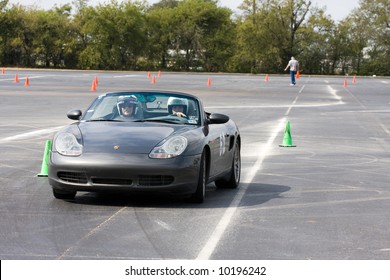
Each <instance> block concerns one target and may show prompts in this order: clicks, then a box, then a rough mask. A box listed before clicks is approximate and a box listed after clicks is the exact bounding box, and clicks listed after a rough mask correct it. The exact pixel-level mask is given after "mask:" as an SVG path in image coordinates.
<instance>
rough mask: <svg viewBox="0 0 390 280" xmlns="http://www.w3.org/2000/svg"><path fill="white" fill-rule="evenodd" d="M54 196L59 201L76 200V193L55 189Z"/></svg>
mask: <svg viewBox="0 0 390 280" xmlns="http://www.w3.org/2000/svg"><path fill="white" fill-rule="evenodd" d="M53 195H54V197H55V198H57V199H74V197H75V196H76V192H67V191H59V190H56V189H53Z"/></svg>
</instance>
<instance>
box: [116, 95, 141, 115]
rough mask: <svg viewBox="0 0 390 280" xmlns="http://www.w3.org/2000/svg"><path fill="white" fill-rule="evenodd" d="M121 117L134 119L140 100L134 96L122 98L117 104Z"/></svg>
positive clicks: (119, 98)
mask: <svg viewBox="0 0 390 280" xmlns="http://www.w3.org/2000/svg"><path fill="white" fill-rule="evenodd" d="M116 106H117V109H118V113H119V116H121V117H123V118H126V119H133V118H134V115H135V112H136V110H137V106H138V99H137V97H136V96H134V95H130V96H129V95H127V96H120V97H118V102H117V104H116Z"/></svg>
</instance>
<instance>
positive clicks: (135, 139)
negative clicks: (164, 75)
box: [48, 91, 241, 203]
mask: <svg viewBox="0 0 390 280" xmlns="http://www.w3.org/2000/svg"><path fill="white" fill-rule="evenodd" d="M67 116H68V118H70V119H72V120H76V121H77V122H75V123H73V124H70V125H68V126H66V127H65V128H63V129H62V130H61V131H59V132H58V133H57V134H56V135H55V136H54V138H53V141H52V143H53V144H52V148H51V151H50V160H49V173H48V177H49V183H50V185H51V186H52V188H53V194H54V197H56V198H58V199H73V198H74V197H75V195H76V193H77V192H78V191H87V192H104V191H110V192H113V191H153V192H169V193H176V194H182V195H190V196H191V198H192V201H194V202H197V203H202V202H203V201H204V199H205V193H206V185H207V184H208V183H211V182H215V185H216V186H217V187H220V188H236V187H237V186H238V185H239V181H240V174H241V155H240V148H241V146H240V145H241V139H240V133H239V130H238V128H237V126H236V124H235V123H234V122H233V120H231V119H230V118H229V117H228V116H226V115H223V114H218V113H208V112H205V110H204V108H203V105H202V102H201V100H200V99H199V98H197V97H195V96H193V95H190V94H186V93H179V92H162V91H128V92H112V93H106V94H103V95H101V96H99V97H97V98H96V99H95V100H94V101H93V102H92V104H91V105H90V106H89V108H88V109H87V110H86V111H85V112H84V113H82V112H81V111H80V110H72V111H70V112H68V114H67Z"/></svg>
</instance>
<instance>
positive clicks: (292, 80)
mask: <svg viewBox="0 0 390 280" xmlns="http://www.w3.org/2000/svg"><path fill="white" fill-rule="evenodd" d="M296 72H297V71H291V70H290V77H291V83H292V84H293V85H295V73H296Z"/></svg>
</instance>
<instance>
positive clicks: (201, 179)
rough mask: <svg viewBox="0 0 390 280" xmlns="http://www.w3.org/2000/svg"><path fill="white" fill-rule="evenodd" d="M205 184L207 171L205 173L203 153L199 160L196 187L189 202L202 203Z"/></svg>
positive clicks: (204, 194)
mask: <svg viewBox="0 0 390 280" xmlns="http://www.w3.org/2000/svg"><path fill="white" fill-rule="evenodd" d="M206 183H207V171H206V156H205V153H204V152H203V154H202V157H201V159H200V167H199V176H198V186H197V188H196V191H195V193H194V194H193V195H192V197H191V200H192V201H193V202H196V203H203V202H204V198H205V196H206Z"/></svg>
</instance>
